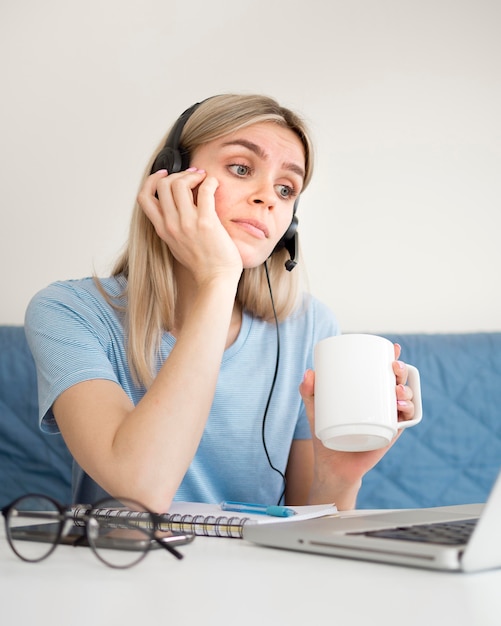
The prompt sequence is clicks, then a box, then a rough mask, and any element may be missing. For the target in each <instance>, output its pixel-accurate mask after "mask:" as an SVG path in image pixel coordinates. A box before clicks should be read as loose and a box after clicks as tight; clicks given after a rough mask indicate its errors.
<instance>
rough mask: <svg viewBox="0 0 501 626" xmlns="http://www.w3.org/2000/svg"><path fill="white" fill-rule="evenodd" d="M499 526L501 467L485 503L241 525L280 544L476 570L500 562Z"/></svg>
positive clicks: (248, 534) (258, 539) (249, 536)
mask: <svg viewBox="0 0 501 626" xmlns="http://www.w3.org/2000/svg"><path fill="white" fill-rule="evenodd" d="M500 526H501V473H500V474H499V475H498V478H497V480H496V482H495V484H494V487H493V488H492V491H491V493H490V495H489V498H488V500H487V502H486V503H485V504H464V505H455V506H443V507H435V508H428V509H399V510H393V511H372V512H371V511H362V510H359V511H346V512H339V513H338V514H336V515H333V516H329V517H321V518H316V519H312V520H304V521H297V522H293V521H292V522H290V523H287V524H283V523H282V524H281V523H272V524H256V525H246V526H244V530H243V538H244V539H246V540H248V541H251V542H253V543H256V544H260V545H262V546H268V547H273V548H283V549H285V550H298V551H301V552H310V553H316V554H323V555H328V556H336V557H345V558H349V559H361V560H366V561H377V562H380V563H391V564H395V565H407V566H411V567H421V568H428V569H436V570H447V571H459V572H476V571H481V570H487V569H494V568H498V567H501V532H500Z"/></svg>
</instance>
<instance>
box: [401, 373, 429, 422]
mask: <svg viewBox="0 0 501 626" xmlns="http://www.w3.org/2000/svg"><path fill="white" fill-rule="evenodd" d="M407 370H408V372H409V376H408V378H407V385H408V386H409V387H410V388H411V389H412V393H413V397H412V402H413V403H414V417H413V419H411V420H404V421H402V422H398V429H399V430H402V429H403V428H409V426H415V425H416V424H419V422H420V421H421V419H422V418H423V404H422V401H421V378H420V376H419V370H418V368H417V367H414V365H407Z"/></svg>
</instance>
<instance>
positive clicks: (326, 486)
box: [309, 474, 362, 511]
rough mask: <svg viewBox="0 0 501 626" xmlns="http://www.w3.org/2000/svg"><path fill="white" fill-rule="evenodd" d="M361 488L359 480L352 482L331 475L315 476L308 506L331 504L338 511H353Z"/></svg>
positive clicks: (360, 480)
mask: <svg viewBox="0 0 501 626" xmlns="http://www.w3.org/2000/svg"><path fill="white" fill-rule="evenodd" d="M361 486H362V479H360V478H359V479H357V480H354V481H353V480H348V479H346V478H344V477H342V476H336V475H332V474H329V475H328V476H324V477H319V476H315V478H314V480H313V484H312V487H311V490H310V497H309V502H310V504H326V503H328V502H332V503H334V504H335V505H336V507H337V508H338V510H340V511H343V510H349V509H354V508H355V507H356V503H357V496H358V492H359V490H360V487H361Z"/></svg>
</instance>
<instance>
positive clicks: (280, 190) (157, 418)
mask: <svg viewBox="0 0 501 626" xmlns="http://www.w3.org/2000/svg"><path fill="white" fill-rule="evenodd" d="M164 163H167V164H168V167H167V168H166V167H164ZM168 169H169V171H167V170H168ZM148 172H151V173H148V174H147V175H145V177H144V180H143V183H142V186H141V189H140V192H139V194H138V203H137V206H136V207H135V211H134V215H133V219H132V224H131V230H130V236H129V240H128V245H127V247H126V249H125V252H124V253H123V255H122V257H121V258H120V259H119V260H118V262H117V264H116V266H115V268H114V271H113V272H112V276H111V277H109V278H106V279H101V280H99V281H98V280H97V279H92V278H87V279H83V280H77V281H66V282H62V283H56V284H54V285H51V286H49V287H48V288H47V289H45V290H43V291H42V292H40V293H39V294H37V295H36V296H35V298H34V299H33V300H32V302H31V303H30V305H29V307H28V311H27V315H26V328H27V336H28V340H29V343H30V346H31V349H32V351H33V354H34V357H35V361H36V363H37V369H38V376H39V397H40V413H41V420H42V428H44V429H45V430H48V431H57V430H59V431H60V432H61V433H62V435H63V437H64V439H65V441H66V443H67V445H68V447H69V449H70V451H71V453H72V454H73V457H74V459H75V461H76V465H75V477H74V478H75V491H74V498H75V499H76V500H80V501H82V500H84V501H95V500H96V499H97V498H98V497H99V496H101V495H103V493H102V491H103V490H104V492H105V493H109V494H111V495H115V496H128V497H130V498H135V499H136V500H139V501H140V502H143V503H144V504H145V505H147V506H149V507H150V508H151V509H153V510H155V511H166V510H168V508H169V505H170V503H171V501H172V500H173V499H178V500H187V501H188V500H191V501H211V502H219V501H222V500H240V501H253V502H263V503H275V502H278V501H281V500H282V495H284V500H285V502H286V503H290V504H295V505H299V504H306V503H326V502H335V503H336V504H337V506H338V508H340V509H346V508H354V506H355V503H356V496H357V492H358V490H359V487H360V484H361V480H362V477H363V475H364V474H365V473H366V472H367V471H368V470H369V469H370V468H371V467H373V466H374V465H375V464H376V463H377V461H378V460H379V459H380V458H381V457H382V456H383V454H384V453H385V451H386V450H377V451H372V452H366V453H340V452H334V451H332V450H327V449H326V448H324V447H323V446H322V444H321V443H320V442H319V441H318V440H317V439H316V438H315V437H313V439H312V438H311V432H314V427H313V424H314V404H313V394H314V372H313V371H311V365H312V349H313V346H314V345H315V344H316V343H317V342H318V341H319V340H321V339H323V338H325V337H327V336H331V335H334V334H337V333H338V327H337V324H336V321H335V318H334V316H333V315H332V314H331V312H330V311H329V310H328V309H327V308H326V307H325V306H323V305H322V304H320V303H319V302H318V301H316V300H315V299H314V298H311V297H308V296H307V295H304V294H300V295H299V296H297V297H296V293H297V291H298V290H297V276H296V274H295V273H294V272H288V271H286V269H284V263H285V262H287V261H288V269H291V266H292V265H293V264H294V259H290V260H289V259H288V255H289V254H291V255H292V256H294V241H295V237H296V234H295V226H296V216H295V211H296V207H297V200H298V197H299V193H300V192H301V191H303V190H304V189H305V188H306V186H307V184H308V183H309V181H310V178H311V174H312V148H311V144H310V140H309V138H308V133H307V130H306V128H305V126H304V124H303V122H302V121H301V119H300V118H299V117H298V116H296V115H295V114H294V113H292V112H291V111H289V110H287V109H284V108H282V107H280V106H279V105H278V104H277V103H276V102H275V101H274V100H272V99H270V98H267V97H261V96H247V95H221V96H215V97H213V98H209V99H208V100H205V101H203V102H202V103H200V104H197V105H195V106H194V107H192V108H191V109H189V110H188V111H186V112H185V113H184V114H183V116H181V118H180V119H179V120H178V122H177V123H176V124H175V126H174V128H173V129H172V131H171V133H170V134H169V136H168V138H167V142H166V147H165V148H164V149H163V150H162V151H161V153H160V155H159V156H157V158H156V159H155V161H154V164H153V167H152V168H151V170H150V168H148ZM268 279H269V284H268ZM275 316H276V320H275ZM275 321H277V324H275ZM277 339H278V340H279V343H277ZM278 349H279V350H280V362H279V366H278V367H276V366H277V354H278V353H277V350H278ZM398 357H399V348H398V346H397V347H396V358H398ZM394 369H395V373H396V377H397V388H396V401H398V402H399V417H400V419H410V418H412V415H413V411H414V408H413V404H412V394H411V391H410V389H409V388H407V387H406V386H405V381H406V377H407V371H406V366H405V365H404V364H403V363H401V362H399V361H395V363H394ZM301 381H302V382H301ZM298 386H299V393H298Z"/></svg>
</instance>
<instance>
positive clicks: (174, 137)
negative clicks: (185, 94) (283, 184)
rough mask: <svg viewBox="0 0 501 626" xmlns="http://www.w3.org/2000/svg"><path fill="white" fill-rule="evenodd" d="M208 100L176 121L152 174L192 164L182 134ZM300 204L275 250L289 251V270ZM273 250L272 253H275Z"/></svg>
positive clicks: (294, 262) (293, 264)
mask: <svg viewBox="0 0 501 626" xmlns="http://www.w3.org/2000/svg"><path fill="white" fill-rule="evenodd" d="M203 102H206V100H202V101H201V102H197V103H195V104H193V105H192V106H191V107H189V108H188V109H186V111H184V113H182V114H181V115H180V116H179V118H178V119H177V120H176V122H175V123H174V126H173V127H172V129H171V131H170V133H169V134H168V136H167V139H166V140H165V145H164V147H163V148H162V149H161V150H160V152H159V153H158V154H157V156H156V157H155V160H154V161H153V165H152V167H151V171H150V174H154V173H155V172H158V170H162V169H165V170H167V172H168V173H169V174H175V173H176V172H182V171H184V170H186V169H187V168H188V167H189V166H190V154H189V152H188V151H187V150H186V149H184V148H183V146H182V144H181V135H182V133H183V129H184V127H185V124H186V122H187V121H188V120H189V118H190V117H191V116H192V114H193V113H194V112H195V111H196V110H197V109H198V107H199V106H200V105H201V104H202V103H203ZM298 204H299V196H298V198H297V199H296V201H295V202H294V208H293V213H292V221H291V223H290V224H289V227H288V228H287V230H286V231H285V234H284V235H283V236H282V238H281V239H280V241H279V242H278V243H277V245H276V246H275V248H274V249H273V252H277V251H278V250H282V249H283V248H285V249H286V250H287V252H288V253H289V256H290V259H287V261H286V262H285V268H286V270H287V271H288V272H290V271H292V270H293V269H294V268H295V267H296V265H297V260H296V259H297V257H298V235H297V228H298V219H297V215H296V212H297V206H298ZM273 252H272V254H273Z"/></svg>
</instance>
